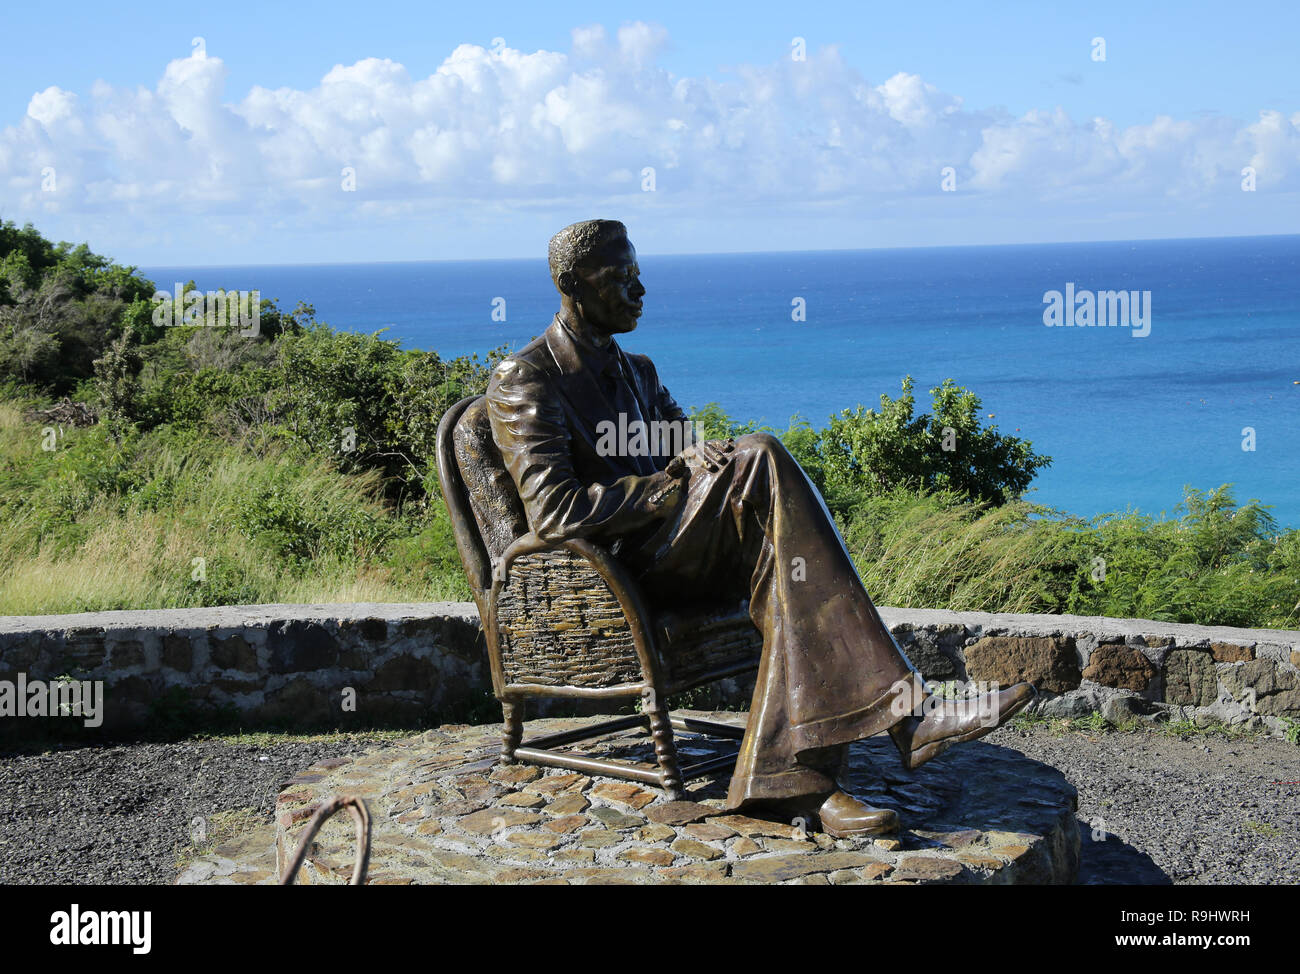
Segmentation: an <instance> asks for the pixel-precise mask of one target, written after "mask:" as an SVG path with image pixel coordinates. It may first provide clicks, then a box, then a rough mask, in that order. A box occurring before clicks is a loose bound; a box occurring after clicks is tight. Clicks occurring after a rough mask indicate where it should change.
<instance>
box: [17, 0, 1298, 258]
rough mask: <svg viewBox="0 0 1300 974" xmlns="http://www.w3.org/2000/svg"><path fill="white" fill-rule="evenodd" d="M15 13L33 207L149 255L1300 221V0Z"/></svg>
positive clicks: (855, 237) (30, 211) (477, 252)
mask: <svg viewBox="0 0 1300 974" xmlns="http://www.w3.org/2000/svg"><path fill="white" fill-rule="evenodd" d="M610 9H617V11H618V12H617V15H616V16H611V15H610V14H609V13H608V11H609V10H610ZM0 36H3V37H4V38H5V42H4V43H5V49H6V56H5V58H4V60H3V62H0V217H3V218H5V219H10V220H16V221H18V222H26V221H29V220H30V221H31V222H34V223H35V224H36V225H37V226H38V227H40V228H41V229H42V230H44V231H45V232H47V233H48V234H50V235H52V236H56V237H63V238H70V239H77V240H81V239H87V240H89V241H90V242H91V243H92V246H94V247H95V249H98V250H101V251H103V252H107V253H112V254H114V255H115V256H117V257H119V258H121V259H125V260H130V261H132V262H138V263H152V264H158V263H259V262H268V261H272V262H296V261H303V262H319V261H331V260H339V261H350V260H370V259H374V260H399V259H423V258H443V257H458V256H472V257H514V256H524V255H531V254H535V253H537V251H538V241H539V240H540V241H541V242H542V243H543V244H544V240H545V237H546V236H547V235H548V233H549V232H550V231H553V230H554V229H555V228H557V227H558V226H559V225H562V224H563V223H565V222H570V221H571V220H573V219H580V218H584V217H587V216H591V215H607V216H616V217H619V218H623V219H625V221H626V222H628V223H629V224H630V225H632V226H634V227H636V228H637V234H636V236H635V239H637V240H638V243H639V246H640V248H641V249H642V250H644V251H659V252H665V251H691V250H752V249H818V248H823V247H858V246H860V247H880V246H917V245H935V244H952V243H957V244H965V243H1009V242H1032V241H1038V240H1086V239H1116V238H1138V237H1161V236H1216V235H1238V234H1252V233H1282V232H1294V231H1295V230H1296V228H1297V226H1300V224H1298V223H1297V220H1296V217H1297V216H1298V215H1300V206H1298V205H1297V203H1298V201H1300V71H1298V70H1297V69H1296V66H1295V65H1296V58H1295V51H1296V49H1297V48H1296V44H1297V41H1296V39H1297V38H1298V37H1300V5H1296V4H1294V3H1259V4H1250V5H1248V6H1240V5H1225V4H1217V3H1216V4H1210V3H1190V4H1159V5H1156V4H1151V5H1143V6H1142V7H1141V9H1134V7H1133V5H1130V4H1122V3H1087V4H1075V5H1071V6H1070V8H1069V9H1049V5H1044V4H1035V3H1005V4H998V5H997V8H996V10H988V9H986V7H985V5H970V4H943V3H939V4H936V3H925V4H910V5H890V6H888V7H886V6H883V5H872V4H858V3H844V4H821V5H819V4H811V3H803V4H792V3H788V2H786V3H761V2H760V3H747V4H744V5H726V6H720V5H710V4H701V3H698V2H696V3H689V4H688V3H677V2H664V0H656V2H655V3H653V4H641V5H636V4H619V5H617V6H616V7H615V6H614V5H598V4H587V3H571V4H552V5H540V4H535V3H534V4H507V3H491V4H463V3H456V4H430V3H418V4H417V3H383V2H371V3H366V4H355V3H331V2H321V3H314V4H312V5H310V6H308V5H288V4H285V5H280V4H269V3H258V4H252V3H242V2H231V3H224V4H222V5H220V6H219V7H218V6H215V5H214V6H211V7H209V8H207V10H206V11H200V10H194V9H191V8H188V7H187V6H185V5H177V4H174V3H166V4H164V3H142V4H135V5H133V6H132V9H131V10H129V11H126V12H123V11H122V10H121V9H120V5H110V6H108V7H105V6H103V5H98V4H96V5H91V4H84V3H74V4H71V5H69V6H65V7H60V8H58V9H57V11H56V10H54V9H53V8H48V7H46V8H41V7H39V6H38V5H21V6H19V5H14V4H8V5H6V6H5V8H4V10H3V12H0ZM194 37H202V38H203V39H204V43H203V46H202V50H201V51H199V50H196V49H195V48H193V47H192V44H191V40H192V38H194ZM796 37H801V38H803V39H804V40H805V42H806V48H807V56H806V59H804V60H796V59H795V58H794V57H792V39H793V38H796ZM1095 37H1102V38H1104V41H1105V60H1104V61H1100V60H1096V59H1094V52H1095V47H1094V45H1093V38H1095ZM497 38H500V41H496V40H495V39H497ZM200 54H202V55H203V56H202V57H200V56H199V55H200ZM1261 113H1263V114H1261ZM1247 166H1249V167H1251V168H1252V169H1253V170H1254V177H1253V178H1254V179H1255V190H1254V191H1253V192H1243V190H1242V179H1243V177H1242V174H1241V170H1242V169H1243V168H1244V167H1247ZM647 167H648V168H652V169H653V170H654V181H653V189H652V190H647V188H646V180H645V175H644V174H645V170H646V169H647ZM946 167H951V168H952V179H951V181H950V183H949V188H950V189H952V191H951V192H945V191H944V188H943V176H942V172H943V170H944V169H945V168H946ZM345 169H351V170H352V172H353V179H354V183H353V185H354V189H345V188H344V186H343V181H344V170H345Z"/></svg>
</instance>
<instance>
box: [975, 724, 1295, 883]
mask: <svg viewBox="0 0 1300 974" xmlns="http://www.w3.org/2000/svg"><path fill="white" fill-rule="evenodd" d="M985 740H986V741H989V742H990V743H994V744H1000V745H1002V746H1004V747H1009V748H1014V749H1015V750H1017V751H1020V752H1021V753H1022V754H1024V755H1025V756H1027V757H1030V758H1033V759H1035V760H1038V761H1042V762H1043V763H1044V764H1050V765H1052V766H1053V767H1055V768H1058V769H1060V771H1061V773H1062V774H1064V775H1065V777H1066V778H1068V779H1069V781H1070V783H1071V784H1073V785H1074V786H1075V787H1076V788H1077V789H1078V790H1079V820H1080V835H1081V838H1082V840H1083V841H1082V857H1081V862H1080V868H1079V882H1080V883H1171V882H1172V883H1180V884H1181V883H1270V884H1273V883H1278V884H1296V883H1300V747H1296V746H1295V745H1294V744H1288V743H1287V742H1286V741H1282V740H1279V739H1277V738H1273V737H1249V738H1245V737H1238V738H1224V737H1210V736H1206V737H1187V738H1178V737H1171V736H1167V735H1163V734H1158V733H1155V732H1135V733H1127V734H1125V733H1101V734H1083V733H1078V732H1071V733H1067V734H1062V735H1061V736H1057V737H1054V736H1052V734H1051V733H1050V731H1049V730H1048V729H1047V728H1046V727H1044V726H1042V725H1039V726H1036V727H1034V728H1033V729H1032V730H1030V731H1028V732H1025V731H1020V730H1017V729H1016V728H1014V727H1002V728H999V729H998V730H996V731H994V732H993V733H992V734H990V735H989V736H988V737H986V738H985ZM1094 829H1095V831H1094Z"/></svg>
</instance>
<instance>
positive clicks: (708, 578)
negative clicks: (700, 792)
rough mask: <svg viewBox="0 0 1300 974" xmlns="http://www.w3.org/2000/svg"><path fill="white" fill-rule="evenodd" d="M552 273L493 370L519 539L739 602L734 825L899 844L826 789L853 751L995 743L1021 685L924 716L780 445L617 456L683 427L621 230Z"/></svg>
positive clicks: (654, 584) (572, 249)
mask: <svg viewBox="0 0 1300 974" xmlns="http://www.w3.org/2000/svg"><path fill="white" fill-rule="evenodd" d="M549 259H550V269H551V276H552V278H553V280H554V282H555V286H556V288H557V289H558V290H559V292H560V310H559V312H558V313H557V314H556V316H555V320H554V321H553V322H552V323H551V325H550V327H549V328H547V330H546V333H545V334H544V335H542V336H541V337H539V338H537V339H535V340H534V341H533V342H531V343H530V344H529V345H528V346H526V347H525V348H523V349H522V350H520V351H518V352H516V353H514V354H513V355H511V356H510V357H509V358H508V359H506V360H505V361H503V362H502V363H501V364H500V366H498V368H497V369H496V370H495V371H494V373H493V375H492V379H491V382H490V384H489V387H488V393H487V403H488V412H489V416H490V419H491V425H492V436H493V439H494V440H495V441H496V444H497V446H498V448H499V449H500V451H501V455H502V458H503V459H504V461H505V465H506V469H507V470H508V471H509V472H510V475H511V477H512V478H513V480H514V483H515V486H516V487H517V488H518V491H519V497H520V499H521V501H522V502H523V506H524V510H525V512H526V514H527V518H528V525H529V528H530V529H531V530H532V531H533V532H534V533H535V534H537V535H538V536H540V537H541V538H543V539H545V540H560V539H567V538H587V539H591V540H593V541H597V542H599V543H602V544H604V545H607V546H609V547H610V549H611V550H612V552H613V553H614V555H615V556H616V557H617V558H619V559H620V560H621V561H622V562H623V563H624V564H625V565H626V566H628V568H629V569H630V570H631V571H632V572H633V574H634V576H636V577H637V578H638V580H639V582H640V583H641V585H642V586H643V588H644V590H645V591H646V592H647V594H648V595H649V596H650V597H651V598H652V599H654V600H656V601H657V602H658V604H664V605H668V604H673V602H674V600H680V601H689V600H690V599H692V598H698V597H699V594H700V593H701V592H707V593H709V594H710V595H714V596H723V595H732V596H736V597H737V599H739V598H748V600H749V612H750V616H751V618H752V619H753V621H754V624H755V626H757V627H758V629H759V631H760V632H761V633H762V637H763V649H762V657H761V660H760V663H759V670H758V676H757V684H756V686H755V689H754V697H753V702H752V704H751V707H750V715H749V724H748V729H747V730H746V733H745V737H744V740H743V742H742V745H741V750H740V756H739V759H738V761H737V764H736V769H735V773H734V775H733V776H732V779H731V785H730V789H729V792H728V805H729V806H730V807H731V808H733V809H742V808H744V809H750V808H754V807H756V806H767V807H769V808H770V809H773V810H777V811H779V812H781V813H782V814H785V815H794V814H798V815H804V816H809V817H812V816H815V817H816V819H817V820H818V821H819V822H820V826H821V828H822V830H823V831H826V832H828V833H830V834H832V835H837V836H848V835H869V834H874V833H878V832H886V831H892V830H893V829H895V828H897V824H898V822H897V816H896V814H895V813H894V812H893V811H892V810H889V809H879V808H873V807H871V806H869V805H866V804H865V803H863V802H861V801H858V800H857V799H855V798H853V797H852V796H850V795H848V794H847V793H845V792H844V791H842V790H841V789H840V788H839V786H838V785H837V783H836V775H837V773H838V771H839V770H840V767H841V764H842V762H843V760H844V756H845V752H846V748H847V745H848V744H850V743H851V742H853V741H856V740H861V739H863V738H866V737H869V736H871V735H874V734H878V733H880V732H882V731H888V732H889V733H890V735H891V737H892V738H893V740H894V743H895V744H896V745H897V746H898V748H899V751H900V753H901V754H902V758H903V763H904V764H905V765H906V766H908V767H915V766H916V765H918V764H920V763H922V762H923V761H927V760H929V759H930V758H932V757H934V756H935V755H937V754H939V753H941V752H942V751H943V750H944V749H946V748H947V747H949V746H950V745H952V744H954V743H957V742H960V741H968V740H973V739H975V738H977V737H980V736H983V735H984V734H986V733H988V732H989V731H991V730H992V729H993V728H994V727H996V726H997V725H998V724H1000V723H1002V722H1003V721H1005V720H1006V719H1007V718H1008V717H1010V716H1011V715H1012V714H1014V713H1015V712H1016V711H1018V710H1020V709H1021V708H1022V707H1023V706H1024V705H1025V704H1027V703H1028V702H1029V701H1030V700H1031V699H1032V698H1033V696H1034V689H1033V687H1031V686H1029V685H1028V684H1019V685H1017V686H1013V687H1010V688H1008V689H1004V690H1001V691H995V692H991V693H989V694H987V695H986V696H985V698H983V699H980V700H978V701H975V702H974V705H972V701H963V704H964V705H963V706H954V705H951V704H943V705H940V706H935V701H934V700H932V699H926V698H927V694H926V691H925V689H924V686H923V683H922V681H921V680H920V676H919V674H918V673H917V672H916V670H915V668H914V667H913V666H912V664H911V663H910V662H909V661H908V659H907V657H906V656H905V655H904V654H903V653H902V651H901V650H900V649H899V648H898V646H897V644H896V643H895V642H894V640H893V637H892V636H891V635H890V633H889V630H888V629H887V628H886V627H885V625H884V623H883V622H882V621H881V619H880V616H879V614H878V613H877V611H876V608H875V606H874V605H873V604H872V602H871V599H870V598H869V597H868V595H867V593H866V591H865V590H864V588H863V586H862V582H861V581H860V579H859V578H858V574H857V571H856V569H855V568H854V566H853V563H852V561H851V560H850V558H849V554H848V551H847V549H846V548H845V546H844V542H843V540H842V539H841V537H840V535H839V532H838V530H837V529H836V527H835V524H834V522H833V520H832V518H831V516H830V513H829V512H828V511H827V509H826V505H825V503H824V502H823V500H822V498H821V495H820V494H819V493H818V492H817V489H816V488H815V487H814V486H813V484H812V483H811V482H810V481H809V479H808V477H807V475H806V474H805V473H804V471H803V469H802V468H801V467H800V466H799V464H798V463H797V462H796V461H795V460H794V458H793V457H791V455H790V454H789V452H788V451H787V450H786V449H785V447H784V446H783V445H782V443H781V441H780V440H778V439H777V438H775V437H773V436H770V435H767V434H764V433H755V434H751V435H747V436H741V437H739V438H737V439H735V440H727V441H709V442H703V443H691V444H690V445H688V446H686V447H685V449H683V450H681V451H680V452H678V453H675V454H673V453H663V452H660V451H654V450H644V449H640V448H636V449H629V448H627V444H621V448H616V449H612V450H611V447H610V443H611V437H609V436H608V432H609V430H610V428H611V427H610V425H609V424H611V423H613V424H614V428H617V429H620V430H626V429H637V428H638V427H636V426H635V424H636V423H638V422H639V423H641V424H644V425H643V426H642V427H640V429H646V428H654V424H661V425H660V426H658V427H657V428H658V429H661V430H662V429H664V428H665V427H664V426H663V425H662V424H665V423H673V424H685V423H686V422H687V417H686V415H685V414H684V413H683V411H682V410H681V408H680V407H679V406H678V405H677V403H676V402H674V401H673V398H672V396H670V395H669V394H668V391H667V390H666V389H665V388H664V387H663V385H661V384H660V382H659V378H658V375H657V373H656V372H655V367H654V365H653V364H652V363H651V361H650V359H648V358H647V357H645V356H644V355H635V354H631V353H628V352H624V351H623V350H622V348H620V347H619V344H618V342H617V341H616V340H615V338H614V336H615V335H620V334H623V333H626V332H630V331H632V330H633V329H635V328H636V326H637V319H638V318H639V317H640V316H641V309H642V298H643V296H644V295H645V293H646V292H645V288H644V287H642V285H641V281H640V279H639V269H638V267H637V259H636V251H635V249H633V247H632V244H631V242H630V241H629V240H628V238H627V231H626V229H625V228H624V226H623V224H621V223H618V222H616V221H612V220H592V221H587V222H584V223H576V224H573V225H572V226H569V227H566V228H565V229H563V230H561V231H560V232H559V233H558V234H556V235H555V237H554V238H553V239H552V240H551V242H550V248H549ZM602 433H603V434H605V435H602Z"/></svg>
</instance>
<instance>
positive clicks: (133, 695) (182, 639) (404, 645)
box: [0, 602, 1300, 734]
mask: <svg viewBox="0 0 1300 974" xmlns="http://www.w3.org/2000/svg"><path fill="white" fill-rule="evenodd" d="M881 615H882V616H883V618H884V619H885V622H886V623H887V624H888V625H889V627H890V629H891V630H892V631H893V632H894V635H895V638H897V640H898V641H899V643H900V645H902V647H903V648H904V650H905V651H906V652H907V653H908V655H909V657H910V658H911V659H912V661H913V662H914V663H915V664H916V666H917V667H918V668H919V669H920V670H921V672H922V673H923V674H924V675H925V676H926V677H928V678H930V679H933V680H977V681H985V680H987V681H994V682H998V683H1002V684H1008V683H1013V682H1017V681H1019V680H1028V681H1030V682H1032V683H1034V684H1035V685H1036V686H1037V687H1038V688H1039V689H1040V691H1042V698H1041V699H1040V700H1039V701H1038V702H1037V703H1036V704H1035V708H1036V709H1037V710H1039V711H1041V712H1043V713H1046V714H1048V715H1055V716H1078V715H1082V714H1086V713H1090V712H1092V711H1094V710H1097V711H1101V712H1102V713H1103V714H1105V715H1106V716H1107V717H1109V718H1110V719H1112V720H1115V721H1117V722H1118V721H1121V720H1123V719H1128V718H1140V717H1148V718H1150V717H1159V716H1172V717H1176V718H1182V719H1193V720H1196V719H1199V720H1207V719H1210V718H1214V719H1218V720H1221V721H1223V722H1225V723H1229V724H1234V725H1237V724H1245V725H1247V726H1250V727H1259V728H1261V729H1262V728H1267V729H1268V730H1270V731H1272V732H1274V733H1278V734H1282V733H1285V732H1286V729H1287V723H1286V719H1291V720H1297V719H1300V666H1298V664H1300V632H1289V631H1279V630H1265V629H1231V628H1226V627H1207V626H1188V625H1176V624H1171V623H1161V622H1151V621H1147V620H1135V619H1106V618H1098V617H1087V616H1048V615H1003V614H989V613H977V612H964V613H955V612H944V611H936V610H925V609H891V608H882V609H881ZM19 673H22V674H25V677H26V679H27V680H28V681H31V680H51V679H55V678H57V677H60V676H64V675H68V676H72V677H74V678H77V679H80V680H102V681H104V685H105V694H104V705H105V719H104V724H103V728H104V729H106V730H107V729H114V730H117V729H123V728H129V727H133V726H141V725H147V724H149V723H150V722H152V721H154V720H157V719H159V715H160V712H162V711H163V710H166V709H167V708H176V707H180V708H184V709H187V710H191V711H199V712H202V711H203V710H204V709H205V708H206V709H209V710H211V711H212V712H213V713H217V712H221V711H224V712H226V713H227V714H237V715H238V716H239V719H240V720H241V721H243V722H244V723H245V726H255V725H259V724H263V725H265V724H281V725H284V724H288V725H293V724H296V723H304V724H305V723H308V722H312V723H320V722H327V723H328V722H333V723H334V724H335V725H337V726H341V727H346V726H350V725H355V726H372V725H374V724H375V723H377V722H393V721H397V722H401V721H410V722H413V723H418V722H429V721H439V720H466V719H468V718H469V716H470V711H471V710H475V709H476V708H477V711H478V712H482V719H490V717H491V712H492V710H493V708H492V706H491V704H490V702H489V701H488V700H487V695H488V693H489V691H490V686H491V683H490V678H489V674H488V668H487V659H486V653H485V651H484V647H483V636H482V632H481V630H480V628H479V622H478V616H477V613H476V612H475V609H474V607H473V605H472V604H470V603H449V602H444V603H421V604H373V603H372V604H351V605H263V606H230V607H221V608H207V609H164V610H146V611H127V612H96V613H81V614H74V615H57V616H6V617H0V681H16V679H17V675H18V674H19ZM748 692H749V688H748V687H747V686H745V685H744V684H743V683H735V682H732V683H729V684H725V685H723V686H722V687H721V690H720V691H719V692H718V693H715V694H714V695H712V697H711V698H710V699H708V700H700V701H696V703H697V705H698V704H700V703H703V704H705V705H707V706H710V707H717V706H723V705H742V706H743V705H744V704H745V703H747V701H748ZM351 698H354V699H355V709H353V710H349V709H346V708H345V705H346V703H347V702H348V701H349V699H351ZM160 708H161V709H160ZM538 712H543V711H542V710H541V708H538ZM551 712H555V709H554V708H551ZM0 723H3V724H7V725H10V726H9V729H10V730H14V729H15V726H14V725H15V724H16V720H15V719H13V718H2V719H0ZM28 726H29V725H28ZM17 729H19V730H20V732H21V725H20V726H19V727H18V728H17Z"/></svg>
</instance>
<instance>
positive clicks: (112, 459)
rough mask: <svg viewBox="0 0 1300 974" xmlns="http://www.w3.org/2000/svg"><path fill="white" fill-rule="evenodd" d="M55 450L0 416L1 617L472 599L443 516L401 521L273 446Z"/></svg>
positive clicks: (13, 417) (19, 409)
mask: <svg viewBox="0 0 1300 974" xmlns="http://www.w3.org/2000/svg"><path fill="white" fill-rule="evenodd" d="M48 440H49V437H46V436H44V435H43V433H42V428H41V427H40V426H38V425H36V424H34V423H31V422H28V421H27V420H25V419H24V418H23V404H21V403H14V402H8V403H4V404H3V405H2V406H0V518H3V521H4V529H3V531H2V532H0V613H2V614H20V613H21V614H33V613H55V612H75V611H91V610H100V609H119V608H168V607H186V606H199V605H229V604H244V603H266V602H340V601H380V602H393V601H434V600H441V599H458V598H466V597H468V592H467V590H466V588H465V583H464V580H463V577H462V576H461V573H460V568H459V565H458V563H456V562H455V561H454V560H452V559H453V558H454V552H449V550H448V545H447V543H446V542H447V541H448V540H449V531H448V530H447V525H446V523H445V521H446V515H445V512H444V511H442V510H441V509H440V506H439V505H438V504H437V503H436V501H435V503H432V504H429V505H426V506H424V507H422V508H421V509H414V510H407V511H404V512H401V516H397V513H398V512H395V511H393V510H390V509H388V508H386V507H385V505H384V503H383V502H382V500H381V499H380V490H379V486H380V485H379V478H378V475H377V474H376V473H375V472H369V473H365V474H341V473H339V472H338V471H337V470H336V469H334V468H333V467H332V466H331V465H330V463H329V462H328V460H326V459H322V458H319V457H313V456H311V455H310V454H308V453H307V452H306V451H305V450H304V449H302V448H301V447H297V446H295V445H294V444H291V443H287V442H283V441H280V440H276V439H270V438H263V439H260V440H252V441H249V440H243V441H233V440H226V439H221V438H214V437H204V436H201V435H199V434H196V433H187V434H177V433H174V432H172V431H169V430H167V429H160V430H155V431H153V432H151V433H148V434H145V435H143V436H134V437H129V438H127V439H126V440H124V441H123V442H122V443H121V444H117V443H114V442H113V441H112V440H111V439H110V438H109V437H108V436H107V434H106V432H105V431H104V429H103V428H102V427H101V426H95V427H91V428H88V429H65V430H63V431H62V432H61V433H59V432H58V431H55V435H54V437H53V444H54V446H55V448H54V449H53V450H46V449H43V448H42V445H43V442H47V443H48ZM440 522H441V523H440ZM449 554H450V555H451V558H449V557H448V556H449Z"/></svg>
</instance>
